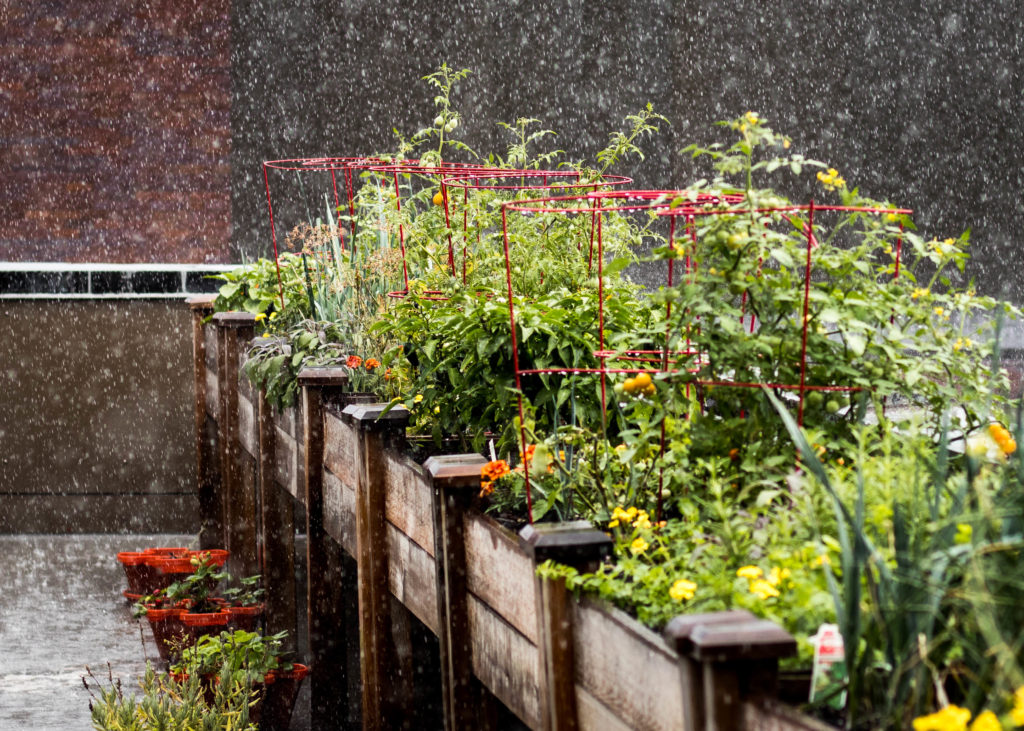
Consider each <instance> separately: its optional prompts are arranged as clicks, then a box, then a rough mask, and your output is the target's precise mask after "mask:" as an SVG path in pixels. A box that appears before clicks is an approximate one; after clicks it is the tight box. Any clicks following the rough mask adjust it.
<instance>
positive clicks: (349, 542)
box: [324, 469, 356, 556]
mask: <svg viewBox="0 0 1024 731" xmlns="http://www.w3.org/2000/svg"><path fill="white" fill-rule="evenodd" d="M324 530H325V531H327V535H329V536H330V537H331V538H333V539H334V540H336V541H337V542H338V543H339V544H340V545H341V547H342V548H344V549H345V550H346V551H347V552H348V554H349V555H350V556H355V553H356V493H355V490H353V489H352V488H350V487H347V486H346V485H343V484H342V482H341V480H339V479H338V478H337V476H336V475H335V474H334V473H333V472H331V471H330V470H327V469H325V470H324Z"/></svg>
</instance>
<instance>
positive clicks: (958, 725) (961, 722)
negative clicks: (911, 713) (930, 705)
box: [913, 706, 971, 731]
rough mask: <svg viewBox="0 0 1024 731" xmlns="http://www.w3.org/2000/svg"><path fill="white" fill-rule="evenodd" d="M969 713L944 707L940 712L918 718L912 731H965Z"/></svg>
mask: <svg viewBox="0 0 1024 731" xmlns="http://www.w3.org/2000/svg"><path fill="white" fill-rule="evenodd" d="M970 720H971V712H970V711H968V710H967V709H966V708H960V707H959V706H946V707H945V708H943V709H942V710H940V711H936V712H935V713H929V714H928V715H927V716H919V717H918V718H915V719H914V721H913V725H914V731H967V722H968V721H970Z"/></svg>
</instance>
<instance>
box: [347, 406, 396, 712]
mask: <svg viewBox="0 0 1024 731" xmlns="http://www.w3.org/2000/svg"><path fill="white" fill-rule="evenodd" d="M386 408H387V404H363V405H351V406H347V407H346V408H345V410H344V412H343V413H342V417H343V419H344V420H345V421H346V423H348V424H351V425H353V426H354V427H355V428H356V429H357V430H358V432H359V436H358V439H357V441H358V448H357V450H356V451H357V455H358V456H357V458H356V463H357V465H358V470H357V472H358V474H357V479H356V559H357V560H358V563H359V590H358V593H359V640H360V642H359V647H360V675H361V677H362V681H363V728H364V729H367V730H368V731H377V730H383V729H392V728H400V727H401V726H402V722H403V720H408V718H409V716H408V714H409V713H410V712H411V711H412V709H411V707H410V706H411V701H410V698H409V695H408V691H409V690H410V689H409V688H407V687H406V685H405V683H402V682H399V680H400V679H401V675H400V673H399V666H398V657H397V652H396V648H395V647H394V641H393V638H392V636H391V625H392V622H391V601H392V599H391V592H390V587H389V581H388V579H389V577H388V557H387V519H386V517H385V509H386V504H385V491H386V489H387V481H386V475H387V470H386V469H385V467H386V465H385V454H384V453H385V449H386V448H387V447H388V445H389V444H392V443H395V442H397V441H398V440H399V439H402V438H404V435H405V426H406V424H407V423H408V421H409V412H408V411H406V410H405V409H404V408H401V407H396V408H394V409H392V410H391V411H389V412H388V413H387V414H384V410H385V409H386ZM403 716H404V718H403Z"/></svg>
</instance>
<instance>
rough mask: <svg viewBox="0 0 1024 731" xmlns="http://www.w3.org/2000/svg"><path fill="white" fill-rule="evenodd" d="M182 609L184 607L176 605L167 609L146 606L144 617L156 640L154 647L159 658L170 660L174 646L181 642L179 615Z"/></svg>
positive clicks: (182, 632)
mask: <svg viewBox="0 0 1024 731" xmlns="http://www.w3.org/2000/svg"><path fill="white" fill-rule="evenodd" d="M184 611H185V610H184V609H179V608H177V607H172V608H169V609H157V608H155V607H147V608H146V619H148V620H149V627H150V629H151V630H153V640H154V641H155V642H156V649H157V652H159V653H160V659H161V660H164V661H168V660H170V659H171V655H172V654H173V651H174V647H175V646H176V645H180V644H181V640H182V638H183V637H184V627H183V625H182V624H181V615H182V614H183V613H184Z"/></svg>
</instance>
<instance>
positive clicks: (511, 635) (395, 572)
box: [190, 298, 826, 730]
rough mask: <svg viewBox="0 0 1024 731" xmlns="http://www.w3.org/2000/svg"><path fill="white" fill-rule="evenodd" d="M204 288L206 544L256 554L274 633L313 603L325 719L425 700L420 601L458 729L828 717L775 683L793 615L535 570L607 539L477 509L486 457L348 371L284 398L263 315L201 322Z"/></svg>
mask: <svg viewBox="0 0 1024 731" xmlns="http://www.w3.org/2000/svg"><path fill="white" fill-rule="evenodd" d="M210 301H211V300H210V299H209V298H196V299H194V300H191V301H190V304H191V306H192V309H193V314H194V323H195V330H194V334H195V378H196V428H197V443H196V454H197V459H198V467H199V475H200V479H199V485H198V490H199V497H200V502H201V506H202V510H203V532H202V534H201V540H202V546H203V547H213V546H214V545H215V544H217V545H218V546H219V545H224V546H225V547H227V548H229V549H230V550H231V556H232V560H233V561H234V565H232V566H230V568H231V570H232V572H233V573H236V574H239V573H240V574H242V575H249V574H250V573H256V572H258V571H261V570H262V572H263V573H264V575H265V577H266V578H267V581H266V584H267V625H268V631H271V632H276V631H279V630H281V629H288V630H290V631H291V632H292V633H293V635H292V636H293V637H294V633H295V630H296V628H297V626H298V625H299V621H298V616H297V615H298V612H299V611H301V609H300V607H301V605H303V604H305V605H306V607H307V609H308V612H309V615H308V626H309V651H308V654H309V658H308V659H309V660H310V664H311V665H312V668H311V673H310V684H311V693H312V714H313V719H312V721H313V727H314V728H319V727H331V723H336V721H335V722H332V721H331V720H330V719H338V718H349V719H353V718H361V724H362V727H363V728H374V729H377V728H381V729H383V728H395V727H401V726H402V725H403V722H405V723H407V722H408V719H409V718H412V717H413V716H411V715H409V714H414V713H415V710H416V706H415V704H416V703H417V701H416V698H417V692H418V691H417V687H415V682H414V678H415V672H414V670H413V669H412V667H411V666H412V655H413V654H414V653H413V652H412V651H411V650H410V643H412V644H415V631H413V630H410V626H411V625H415V624H418V623H412V622H411V621H410V617H415V618H416V619H417V620H418V621H419V623H422V626H424V627H425V628H427V629H428V630H429V632H430V633H431V634H432V635H436V637H437V643H438V645H439V648H440V652H439V653H438V654H435V655H434V660H435V661H437V659H438V655H439V666H438V667H437V670H439V671H440V673H439V674H440V678H441V688H440V689H439V690H438V694H439V695H440V696H441V698H440V702H441V707H442V710H443V716H444V725H445V728H447V729H462V728H488V727H493V725H494V723H495V720H494V719H495V717H496V713H495V711H494V704H493V700H494V699H497V700H499V701H501V703H502V704H504V705H505V706H506V707H507V708H508V709H509V710H510V711H511V712H512V713H513V714H514V715H515V716H517V717H518V718H519V719H520V720H521V721H522V722H523V723H524V724H525V725H527V726H528V727H530V728H533V729H556V728H557V729H576V728H581V729H601V730H608V729H613V730H614V729H687V730H691V729H693V730H696V729H739V728H758V729H824V728H826V726H824V725H823V724H821V723H819V722H817V721H815V720H813V719H811V718H809V717H807V716H804V715H801V714H800V713H798V712H796V711H795V710H793V709H791V708H788V707H786V706H784V705H783V704H781V703H779V702H778V701H777V700H775V688H776V683H777V677H778V673H777V669H778V659H779V658H780V657H783V656H785V655H787V654H789V653H791V652H793V651H794V650H795V643H794V641H793V639H792V637H790V636H789V635H788V634H786V633H785V632H784V631H783V630H782V629H781V628H779V627H778V626H776V625H774V624H772V623H770V622H767V621H764V620H758V619H755V618H753V617H752V616H751V615H749V614H748V613H746V612H742V611H733V612H719V613H715V614H709V615H700V616H686V615H684V616H682V617H679V618H677V619H676V620H674V621H673V622H672V623H671V624H670V626H669V628H668V629H667V630H666V632H665V634H664V636H659V635H658V634H656V633H654V632H652V631H650V630H648V629H647V628H646V627H643V626H642V625H640V624H639V623H638V622H636V621H635V620H634V619H632V618H631V617H629V616H627V615H626V614H624V613H623V612H620V611H618V610H616V609H614V608H611V607H608V606H605V605H603V604H601V603H599V602H595V601H591V600H587V599H582V600H580V599H576V598H575V597H573V596H572V595H571V594H570V593H568V592H567V591H566V589H565V587H564V584H562V583H561V582H551V581H547V580H541V579H540V578H539V577H537V575H536V566H537V564H538V563H540V562H542V561H544V560H546V559H547V558H556V559H558V560H562V561H564V562H567V563H575V564H576V565H578V566H581V567H582V566H585V565H587V564H588V563H592V562H594V561H595V560H597V559H598V558H599V557H600V556H601V554H602V552H604V551H606V550H607V546H608V544H607V538H606V537H605V536H604V535H603V534H602V533H601V532H600V531H595V530H593V529H592V528H590V527H589V526H579V525H573V526H568V527H567V526H559V527H548V528H544V527H538V529H537V530H536V531H531V530H530V529H526V530H524V532H523V534H522V535H520V536H516V535H515V534H513V533H511V532H510V531H508V530H507V529H505V528H504V527H502V526H501V525H499V524H498V523H496V522H495V521H494V520H492V519H491V518H490V517H488V516H487V515H484V514H483V513H481V512H480V511H479V510H476V509H475V508H474V507H473V502H474V501H473V496H474V495H475V494H476V493H477V492H478V491H479V476H480V466H481V465H482V464H483V463H484V459H483V457H481V456H480V455H453V456H448V457H434V458H431V459H429V460H427V462H426V463H424V464H422V465H420V464H417V463H415V462H414V461H413V460H412V459H411V458H410V457H409V455H408V454H407V452H406V450H405V449H404V446H405V424H406V422H407V420H408V414H407V413H404V412H403V411H402V410H401V409H395V410H393V411H391V412H389V413H388V414H387V415H386V416H385V417H384V418H380V419H379V418H378V417H379V416H380V413H381V411H382V409H383V405H381V404H369V403H358V402H357V403H352V401H359V399H357V398H356V399H354V398H353V397H352V395H350V394H346V393H345V386H346V385H347V378H346V371H345V369H307V370H306V371H304V372H303V373H302V374H301V376H300V385H301V386H302V389H301V390H302V403H301V404H299V405H298V406H297V407H296V408H294V409H288V410H286V411H285V412H283V413H272V410H271V409H270V408H269V407H268V405H267V404H266V402H265V399H264V396H263V394H262V393H260V392H259V391H257V390H254V389H253V388H252V386H251V384H249V382H248V380H247V379H246V378H245V376H244V374H240V365H241V360H242V358H244V353H245V350H246V346H247V345H248V343H249V342H250V341H251V339H252V336H253V318H252V317H251V316H248V315H243V314H239V313H221V314H218V315H216V316H214V318H213V320H212V321H211V322H209V323H208V324H204V323H203V320H204V319H205V318H206V317H207V316H208V315H209V314H210V309H209V308H210ZM296 503H298V504H299V505H301V506H302V508H303V509H304V513H305V532H306V534H307V540H308V549H307V584H308V589H307V596H306V597H305V601H302V599H303V597H297V596H296V591H295V582H294V580H293V579H292V576H293V573H292V572H293V571H294V566H295V564H294V561H295V554H294V551H295V528H296V525H295V519H294V515H296V514H297V513H301V512H302V511H296V510H295V509H294V508H295V505H296ZM299 527H300V528H301V527H302V526H301V525H300V526H299ZM353 569H354V570H355V571H354V573H355V574H356V576H352V574H353ZM410 638H412V639H410ZM354 657H358V658H359V659H360V661H359V663H358V665H359V667H358V676H359V677H358V678H356V677H354V676H355V675H356V674H357V673H356V668H355V667H354V664H355V663H354V661H353V658H354ZM432 674H433V675H437V673H432ZM359 688H361V692H357V689H359Z"/></svg>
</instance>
